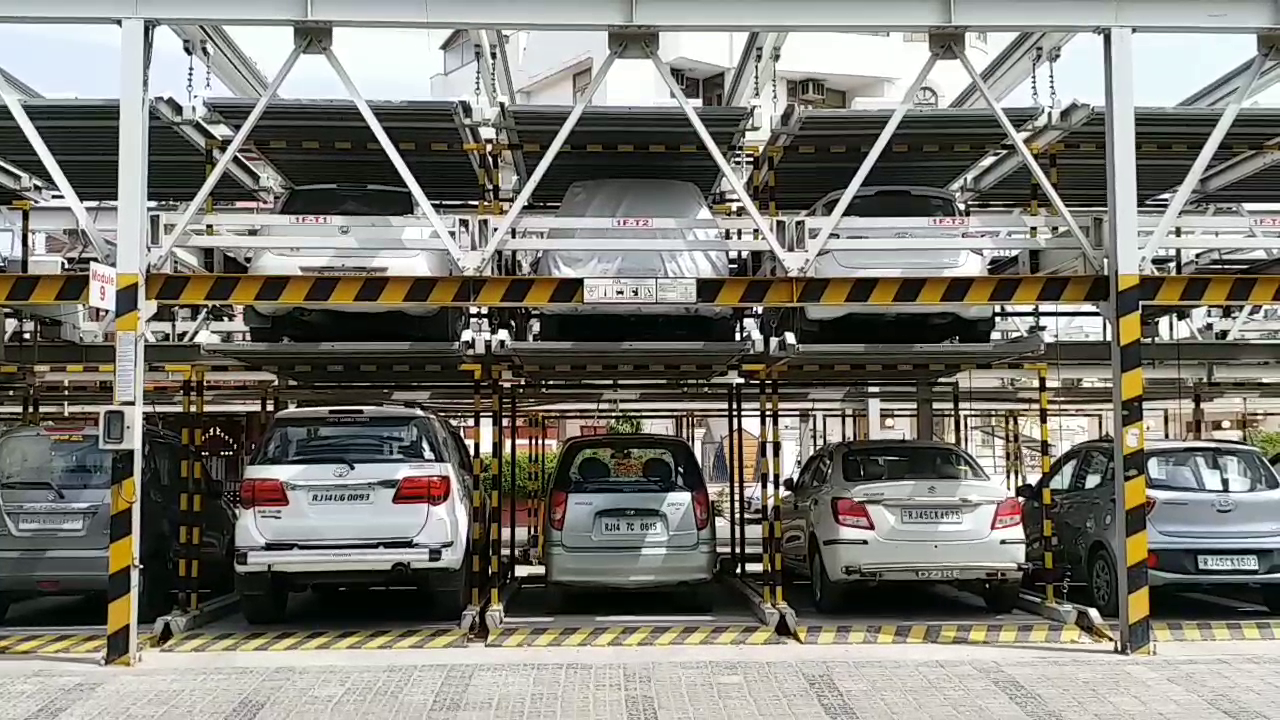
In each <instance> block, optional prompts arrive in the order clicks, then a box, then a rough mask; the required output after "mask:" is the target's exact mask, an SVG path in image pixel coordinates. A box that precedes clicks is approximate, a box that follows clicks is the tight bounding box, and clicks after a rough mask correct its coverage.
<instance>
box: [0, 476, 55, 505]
mask: <svg viewBox="0 0 1280 720" xmlns="http://www.w3.org/2000/svg"><path fill="white" fill-rule="evenodd" d="M0 485H4V486H6V487H33V486H34V487H48V488H53V492H54V493H56V494H57V496H58V499H59V500H66V499H67V494H66V493H64V492H62V488H60V487H58V485H57V483H55V482H54V481H52V480H23V479H21V478H12V477H9V478H4V479H3V480H0Z"/></svg>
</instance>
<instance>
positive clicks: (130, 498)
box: [103, 273, 142, 665]
mask: <svg viewBox="0 0 1280 720" xmlns="http://www.w3.org/2000/svg"><path fill="white" fill-rule="evenodd" d="M139 281H140V279H139V276H138V275H137V274H131V273H119V279H118V284H117V286H116V298H115V309H116V344H117V346H118V347H117V351H116V352H117V354H119V353H120V352H121V350H120V348H122V347H125V346H126V344H128V343H132V342H133V339H134V338H135V337H136V336H137V334H138V330H139V326H140V325H141V324H142V323H141V314H140V313H139V312H138V310H139V308H138V298H139V296H140V295H142V293H141V292H139V288H138V283H139ZM133 352H136V351H135V350H134V349H133V348H129V354H130V355H132V354H133ZM140 401H141V398H139V397H134V388H129V389H128V391H127V392H126V390H125V389H124V388H120V387H117V388H115V398H114V402H115V405H117V406H119V407H123V408H124V409H125V410H126V412H127V411H128V410H129V408H130V407H131V406H132V405H134V404H135V403H137V402H140ZM135 452H141V451H140V450H138V451H134V450H123V451H120V452H119V454H118V455H117V457H116V458H115V462H113V463H112V473H111V518H110V521H109V523H108V534H107V543H108V544H107V641H106V645H105V647H104V651H103V662H104V663H105V664H107V665H115V664H120V665H132V664H133V661H134V657H133V653H132V650H133V648H131V647H130V639H131V636H132V635H133V634H134V633H136V632H137V628H135V627H134V622H135V621H136V620H137V618H136V610H137V606H136V603H137V597H136V590H137V588H136V587H135V586H134V582H133V580H134V565H135V563H136V562H137V560H138V559H137V558H136V557H135V556H134V551H135V548H136V543H135V538H134V537H133V520H134V518H133V512H134V510H133V505H134V503H136V502H137V501H138V488H139V479H138V478H135V477H134V474H133V465H134V453H135Z"/></svg>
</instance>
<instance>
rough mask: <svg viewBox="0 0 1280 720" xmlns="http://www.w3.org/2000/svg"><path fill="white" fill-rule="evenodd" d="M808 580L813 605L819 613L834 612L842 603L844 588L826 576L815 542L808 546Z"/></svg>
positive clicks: (825, 568)
mask: <svg viewBox="0 0 1280 720" xmlns="http://www.w3.org/2000/svg"><path fill="white" fill-rule="evenodd" d="M809 582H810V585H811V586H812V587H813V605H814V607H816V608H817V609H818V612H820V613H834V612H839V611H840V610H841V606H842V605H843V604H844V602H843V601H844V594H845V593H844V588H843V587H841V586H840V584H839V583H835V582H832V581H831V578H829V577H828V576H827V566H826V564H825V563H823V562H822V552H821V551H820V550H818V546H817V543H813V544H811V545H810V546H809Z"/></svg>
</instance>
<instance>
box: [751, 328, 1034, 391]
mask: <svg viewBox="0 0 1280 720" xmlns="http://www.w3.org/2000/svg"><path fill="white" fill-rule="evenodd" d="M1044 349H1045V343H1044V340H1043V339H1041V338H1039V337H1030V338H1020V339H1017V340H1006V341H1000V342H990V343H963V344H949V343H940V344H929V345H871V344H848V345H846V344H839V345H822V344H808V343H796V342H794V341H792V340H791V339H790V337H789V336H788V337H784V338H780V339H779V341H778V342H777V343H776V344H775V345H774V348H773V357H774V358H775V360H774V366H773V372H774V373H776V374H777V376H779V377H785V378H786V379H787V380H788V381H803V380H833V379H841V380H851V381H898V382H901V381H922V380H925V381H927V380H936V379H938V378H941V377H945V376H947V375H954V374H955V373H957V372H962V371H964V370H974V369H978V368H987V367H992V366H994V365H1008V364H1011V363H1018V362H1027V363H1032V362H1036V361H1037V360H1039V359H1040V358H1041V356H1042V355H1043V354H1044Z"/></svg>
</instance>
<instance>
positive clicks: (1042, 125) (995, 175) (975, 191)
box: [951, 103, 1093, 202]
mask: <svg viewBox="0 0 1280 720" xmlns="http://www.w3.org/2000/svg"><path fill="white" fill-rule="evenodd" d="M1091 119H1093V106H1092V105H1082V104H1079V103H1072V104H1071V105H1068V106H1067V107H1066V108H1064V109H1063V110H1062V112H1061V113H1056V114H1049V115H1042V116H1041V117H1039V118H1037V119H1036V120H1034V121H1033V123H1034V127H1035V129H1033V130H1030V132H1028V133H1027V135H1026V137H1025V138H1023V144H1024V145H1026V146H1027V147H1040V148H1047V147H1049V146H1050V145H1053V144H1054V143H1058V142H1062V140H1063V138H1065V137H1066V136H1067V135H1069V134H1070V133H1071V131H1072V130H1075V129H1077V128H1080V127H1083V126H1084V125H1085V124H1086V123H1088V122H1089V121H1090V120H1091ZM1020 167H1024V163H1023V161H1022V158H1021V156H1019V155H1018V153H1017V152H1015V151H1014V150H1005V151H1003V152H1001V153H1000V154H999V155H997V156H996V157H995V159H994V160H984V161H983V162H981V163H979V164H978V165H975V166H974V167H972V168H970V169H969V170H967V171H966V172H965V174H964V175H962V176H961V177H959V178H956V180H955V181H953V182H952V183H951V186H952V188H953V189H955V190H956V191H957V193H958V197H959V199H960V200H961V201H962V202H967V201H969V200H972V199H974V198H975V197H978V196H980V195H982V193H984V192H987V191H989V190H991V189H992V188H994V187H995V186H996V185H998V184H999V183H1000V181H1001V180H1004V179H1005V178H1006V177H1008V176H1009V175H1010V174H1012V173H1013V172H1015V171H1016V170H1017V169H1018V168H1020Z"/></svg>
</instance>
